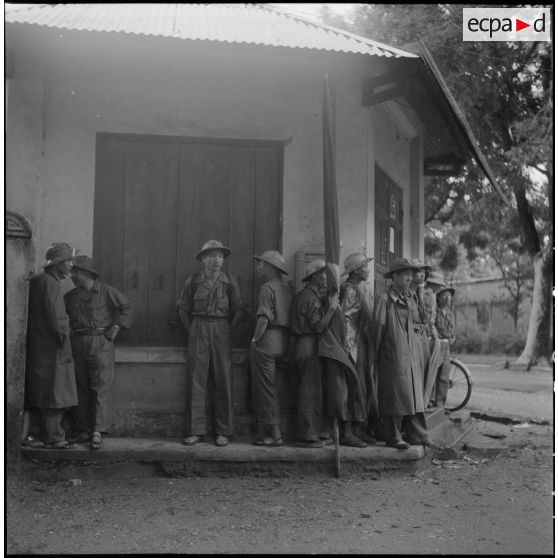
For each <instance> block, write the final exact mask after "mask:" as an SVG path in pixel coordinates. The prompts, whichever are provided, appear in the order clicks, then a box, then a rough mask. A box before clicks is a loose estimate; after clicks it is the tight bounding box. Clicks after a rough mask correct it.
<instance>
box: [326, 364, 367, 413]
mask: <svg viewBox="0 0 558 558" xmlns="http://www.w3.org/2000/svg"><path fill="white" fill-rule="evenodd" d="M325 369H326V379H327V382H326V383H327V411H328V415H329V416H330V417H338V418H339V420H342V421H343V422H347V421H352V422H364V420H365V418H366V410H365V409H364V408H363V407H362V405H361V404H360V402H359V395H358V393H357V390H358V389H361V388H359V386H358V385H357V382H356V378H349V377H348V374H350V373H351V372H349V371H347V370H346V369H345V367H344V366H343V365H341V364H340V363H338V362H337V361H334V360H331V359H326V364H325ZM359 382H362V383H361V384H360V385H361V386H364V382H365V378H364V376H363V377H362V378H359ZM361 397H362V399H363V400H364V395H361Z"/></svg>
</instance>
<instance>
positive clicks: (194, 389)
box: [185, 317, 233, 436]
mask: <svg viewBox="0 0 558 558" xmlns="http://www.w3.org/2000/svg"><path fill="white" fill-rule="evenodd" d="M212 407H213V409H212V416H213V421H214V425H213V426H214V431H215V435H221V436H231V435H232V433H233V401H232V344H231V328H230V325H229V321H228V319H226V318H222V319H209V320H208V319H203V318H198V317H194V319H193V321H192V326H191V328H190V335H189V338H188V362H187V366H186V413H185V415H186V416H185V419H186V425H185V433H186V436H204V435H205V434H207V426H206V413H207V412H208V410H210V409H211V408H212Z"/></svg>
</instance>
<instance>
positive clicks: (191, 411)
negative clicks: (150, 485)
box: [176, 240, 244, 447]
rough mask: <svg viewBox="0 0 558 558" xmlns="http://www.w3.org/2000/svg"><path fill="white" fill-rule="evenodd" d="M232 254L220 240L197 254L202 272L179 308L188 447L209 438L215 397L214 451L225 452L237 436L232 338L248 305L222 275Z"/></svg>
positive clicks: (235, 285) (233, 282)
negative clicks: (184, 345)
mask: <svg viewBox="0 0 558 558" xmlns="http://www.w3.org/2000/svg"><path fill="white" fill-rule="evenodd" d="M230 253H231V250H230V248H227V247H226V246H225V245H224V244H223V243H222V242H220V241H219V240H208V241H207V242H206V243H205V244H204V245H203V247H202V249H201V250H200V251H199V252H198V253H197V254H196V259H197V260H199V261H200V262H202V266H203V267H202V270H201V272H200V273H195V274H194V275H190V276H189V277H188V278H187V279H186V281H185V283H184V287H183V289H182V293H181V295H180V298H179V299H178V301H177V303H176V304H177V306H178V314H179V316H180V321H181V322H182V324H183V325H184V328H185V329H186V332H187V333H188V362H187V369H186V428H185V430H186V437H185V438H184V444H185V445H187V446H192V445H194V444H196V443H198V442H199V441H201V439H202V438H203V437H204V436H205V434H206V433H207V425H206V405H207V403H208V398H209V397H210V395H211V392H212V393H213V395H214V398H213V400H214V408H213V420H214V431H215V445H217V446H219V447H222V446H226V445H227V444H228V443H229V438H230V436H232V434H233V401H232V342H231V332H232V330H233V329H234V328H236V326H237V325H238V324H239V323H240V320H241V319H242V315H243V310H244V302H243V300H242V296H241V294H240V288H239V286H238V283H237V281H236V279H234V277H231V276H229V275H228V274H226V273H225V272H224V271H222V269H221V268H222V267H223V263H224V260H225V258H226V257H228V256H229V255H230Z"/></svg>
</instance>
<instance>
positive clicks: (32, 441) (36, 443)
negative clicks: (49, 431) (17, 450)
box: [21, 436, 44, 448]
mask: <svg viewBox="0 0 558 558" xmlns="http://www.w3.org/2000/svg"><path fill="white" fill-rule="evenodd" d="M43 446H44V444H43V442H41V440H37V438H34V437H33V436H27V438H25V440H21V447H22V448H42V447H43Z"/></svg>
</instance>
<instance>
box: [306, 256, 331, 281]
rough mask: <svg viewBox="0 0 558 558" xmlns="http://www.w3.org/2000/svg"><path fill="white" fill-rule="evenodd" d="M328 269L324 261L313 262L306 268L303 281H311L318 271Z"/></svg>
mask: <svg viewBox="0 0 558 558" xmlns="http://www.w3.org/2000/svg"><path fill="white" fill-rule="evenodd" d="M325 268H326V263H325V261H324V260H311V261H309V262H308V263H307V264H306V267H305V268H304V277H303V278H302V279H301V281H302V282H303V283H306V282H308V281H310V277H312V275H314V273H317V272H318V271H322V269H325Z"/></svg>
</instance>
